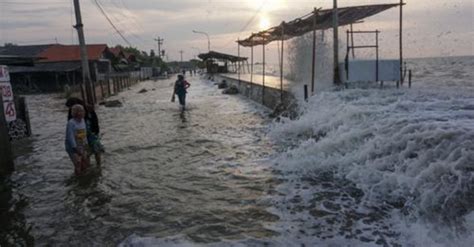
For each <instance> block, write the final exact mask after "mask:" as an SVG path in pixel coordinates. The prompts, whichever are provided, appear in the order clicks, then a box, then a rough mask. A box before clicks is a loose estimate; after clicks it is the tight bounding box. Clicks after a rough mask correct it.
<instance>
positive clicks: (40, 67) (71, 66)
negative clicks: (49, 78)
mask: <svg viewBox="0 0 474 247" xmlns="http://www.w3.org/2000/svg"><path fill="white" fill-rule="evenodd" d="M80 68H81V62H79V61H70V62H52V63H36V64H35V65H34V66H31V67H25V66H15V67H9V72H10V74H14V73H26V72H68V71H75V70H80Z"/></svg>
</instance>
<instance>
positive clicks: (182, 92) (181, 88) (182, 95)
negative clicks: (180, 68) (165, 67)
mask: <svg viewBox="0 0 474 247" xmlns="http://www.w3.org/2000/svg"><path fill="white" fill-rule="evenodd" d="M190 86H191V84H189V82H187V81H186V80H185V79H184V76H183V75H178V80H176V82H175V83H174V90H173V96H172V97H171V102H174V100H175V96H174V95H175V94H177V95H178V99H179V104H180V105H181V110H183V111H184V110H185V107H186V93H187V89H188V88H189V87H190Z"/></svg>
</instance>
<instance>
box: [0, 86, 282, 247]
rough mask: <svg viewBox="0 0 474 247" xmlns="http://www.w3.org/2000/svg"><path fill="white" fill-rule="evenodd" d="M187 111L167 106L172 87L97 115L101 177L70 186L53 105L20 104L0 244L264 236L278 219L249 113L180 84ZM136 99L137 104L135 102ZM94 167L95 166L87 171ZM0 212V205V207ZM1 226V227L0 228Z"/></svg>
mask: <svg viewBox="0 0 474 247" xmlns="http://www.w3.org/2000/svg"><path fill="white" fill-rule="evenodd" d="M190 82H191V84H192V87H191V88H190V89H189V91H190V93H189V95H188V101H189V104H188V110H187V111H186V112H185V113H184V114H181V113H180V111H179V108H178V105H177V103H171V102H169V99H170V97H171V85H172V83H173V81H172V80H171V79H170V80H166V81H157V82H152V81H147V82H142V83H141V84H138V85H136V86H134V87H133V88H132V89H131V90H128V91H126V92H123V93H121V94H120V95H118V96H115V97H113V98H111V99H119V100H121V101H122V102H123V103H124V107H122V108H104V107H103V106H100V107H99V108H98V109H97V113H98V115H99V118H100V121H101V128H102V133H103V137H102V139H103V143H104V145H105V147H106V153H105V155H104V161H103V165H102V167H101V168H97V167H95V165H93V167H92V168H91V169H90V171H89V173H88V174H87V175H85V176H83V177H81V178H76V177H74V176H73V167H72V164H71V162H70V161H69V159H68V157H67V154H66V153H65V151H64V144H63V143H64V132H65V125H66V109H65V108H64V106H63V104H64V99H59V98H58V97H52V96H51V95H38V96H31V97H30V98H29V99H28V101H29V102H28V103H29V107H30V112H31V113H30V115H31V122H32V128H33V132H34V137H33V138H32V141H31V144H30V145H31V146H30V148H31V150H32V151H31V152H27V153H26V154H24V155H22V156H20V157H18V158H17V160H16V167H17V170H16V172H15V173H14V174H13V175H12V177H11V181H10V182H9V184H10V187H9V188H10V189H9V190H8V191H9V193H8V195H7V196H9V198H10V199H9V202H8V203H7V204H6V205H4V206H3V209H2V210H3V211H5V210H6V208H9V209H8V212H9V213H4V214H2V215H3V218H4V220H5V222H7V224H6V225H4V226H3V227H0V228H1V234H2V235H3V237H4V240H3V241H4V242H3V243H4V244H5V243H8V242H17V243H22V242H23V243H30V244H31V243H34V244H35V245H40V246H42V245H58V244H59V245H61V244H68V245H81V246H94V245H99V246H103V245H116V244H118V243H120V242H122V241H123V240H124V239H126V238H127V237H129V236H131V235H132V234H136V235H138V236H147V237H154V238H163V237H170V236H181V237H182V238H183V239H186V240H187V241H189V242H191V243H215V242H221V241H233V240H245V239H254V238H256V239H259V238H265V237H269V236H273V235H274V234H275V233H274V232H272V231H271V230H268V228H267V227H266V225H267V224H269V223H272V222H275V221H276V220H278V217H277V216H275V215H272V214H270V213H268V212H267V211H266V208H267V207H268V206H269V205H267V203H266V202H265V200H261V198H262V197H264V196H265V195H267V194H268V193H270V192H271V191H272V190H273V187H274V186H275V178H274V177H273V175H272V173H271V171H270V168H269V164H268V163H269V161H267V160H265V159H264V157H268V155H269V154H271V153H272V152H273V150H272V146H271V144H270V143H269V142H268V140H266V138H265V131H266V124H267V121H269V120H268V119H267V118H266V117H265V116H266V115H268V112H266V111H265V109H263V108H261V107H260V106H259V105H257V104H255V103H252V102H249V101H247V100H246V99H243V98H240V97H239V96H226V95H222V94H221V93H220V91H218V90H217V89H215V86H213V85H212V84H211V83H208V82H205V81H201V80H199V79H198V78H197V77H193V78H191V79H190ZM142 88H145V89H147V90H148V92H146V93H144V94H137V92H138V91H139V90H140V89H142ZM93 163H95V162H94V161H93ZM3 204H4V203H3ZM2 222H3V221H2Z"/></svg>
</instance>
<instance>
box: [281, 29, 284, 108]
mask: <svg viewBox="0 0 474 247" xmlns="http://www.w3.org/2000/svg"><path fill="white" fill-rule="evenodd" d="M284 46H285V22H283V23H282V25H281V56H280V59H281V60H280V61H281V62H280V101H281V102H282V103H283V52H284V51H285V50H284V48H283V47H284Z"/></svg>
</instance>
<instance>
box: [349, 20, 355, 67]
mask: <svg viewBox="0 0 474 247" xmlns="http://www.w3.org/2000/svg"><path fill="white" fill-rule="evenodd" d="M350 28H351V46H352V47H353V46H354V29H353V26H352V23H351V25H350ZM348 44H349V43H348ZM352 58H355V49H352Z"/></svg>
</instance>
